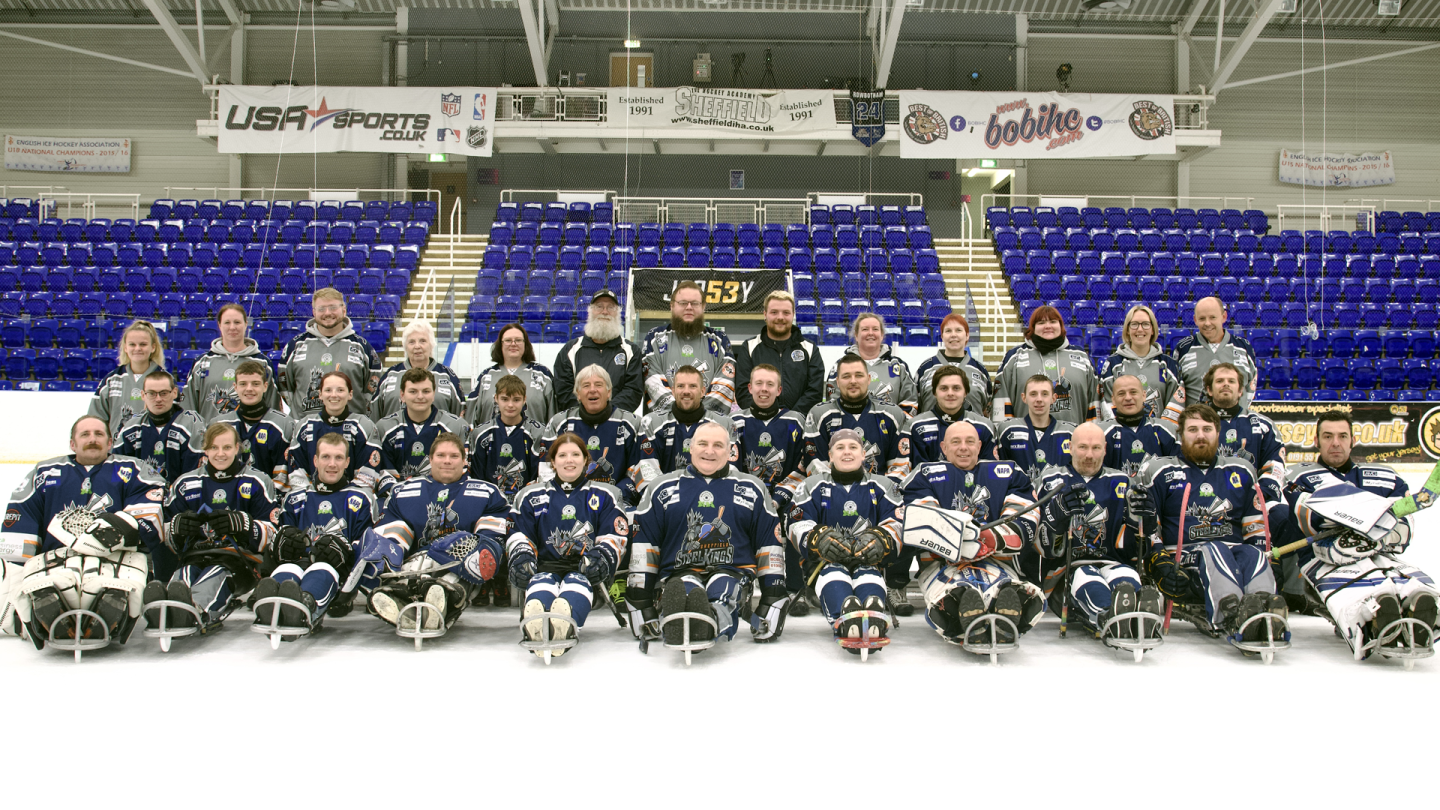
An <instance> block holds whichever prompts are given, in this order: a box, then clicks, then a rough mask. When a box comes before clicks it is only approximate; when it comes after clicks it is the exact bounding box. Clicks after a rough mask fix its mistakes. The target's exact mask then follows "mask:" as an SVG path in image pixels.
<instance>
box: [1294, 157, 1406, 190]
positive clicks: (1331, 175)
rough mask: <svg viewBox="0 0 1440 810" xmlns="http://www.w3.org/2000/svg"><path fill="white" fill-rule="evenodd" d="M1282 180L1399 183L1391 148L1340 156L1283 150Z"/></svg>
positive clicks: (1351, 184)
mask: <svg viewBox="0 0 1440 810" xmlns="http://www.w3.org/2000/svg"><path fill="white" fill-rule="evenodd" d="M1280 182H1282V183H1294V184H1296V185H1301V186H1330V187H1332V188H1334V187H1340V188H1357V187H1360V186H1388V185H1390V184H1392V183H1394V182H1395V161H1393V160H1391V159H1390V153H1389V152H1388V151H1385V152H1365V153H1364V154H1360V155H1352V154H1349V153H1345V154H1340V155H1337V154H1331V153H1328V152H1327V153H1325V154H1319V153H1313V152H1311V153H1306V152H1301V151H1298V150H1295V149H1281V150H1280Z"/></svg>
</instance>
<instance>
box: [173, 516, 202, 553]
mask: <svg viewBox="0 0 1440 810" xmlns="http://www.w3.org/2000/svg"><path fill="white" fill-rule="evenodd" d="M204 536H205V516H204V515H202V514H199V513H198V512H181V513H180V514H178V515H176V516H175V517H173V518H170V544H171V545H173V546H175V548H176V549H177V550H179V551H184V550H185V549H186V548H187V547H188V546H189V545H190V544H191V543H194V542H195V541H196V540H200V539H202V538H203V537H204Z"/></svg>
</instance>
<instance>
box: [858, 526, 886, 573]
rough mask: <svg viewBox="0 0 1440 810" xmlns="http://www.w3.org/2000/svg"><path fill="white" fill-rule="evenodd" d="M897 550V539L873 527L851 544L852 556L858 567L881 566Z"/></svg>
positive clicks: (860, 534) (859, 535) (861, 533)
mask: <svg viewBox="0 0 1440 810" xmlns="http://www.w3.org/2000/svg"><path fill="white" fill-rule="evenodd" d="M894 550H895V538H893V537H891V536H890V533H889V532H887V531H885V530H884V529H880V528H876V527H874V526H871V527H870V528H868V529H866V530H865V531H863V532H860V533H859V534H857V535H855V537H854V539H852V540H851V542H850V556H851V558H852V559H853V560H854V561H855V564H856V565H879V564H880V561H881V560H883V559H885V558H886V557H887V556H889V555H890V553H891V552H893V551H894Z"/></svg>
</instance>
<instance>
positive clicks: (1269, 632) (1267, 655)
mask: <svg viewBox="0 0 1440 810" xmlns="http://www.w3.org/2000/svg"><path fill="white" fill-rule="evenodd" d="M1174 608H1175V615H1176V616H1179V617H1180V618H1182V619H1184V620H1186V621H1188V622H1190V623H1191V624H1193V625H1195V627H1196V628H1198V629H1199V630H1200V632H1202V633H1204V634H1205V635H1207V636H1209V637H1211V638H1220V637H1221V636H1224V638H1225V640H1226V641H1228V642H1230V644H1231V646H1233V647H1235V649H1237V650H1240V651H1241V652H1243V653H1245V654H1246V655H1258V656H1260V660H1261V662H1262V663H1265V664H1269V663H1271V662H1273V661H1274V660H1275V653H1277V652H1279V651H1281V650H1288V649H1290V628H1289V625H1288V624H1286V622H1285V617H1283V616H1281V615H1280V614H1278V613H1268V612H1266V613H1256V614H1255V615H1254V616H1251V617H1250V618H1249V619H1247V620H1246V621H1245V623H1244V624H1242V625H1240V628H1239V629H1238V630H1237V631H1236V632H1235V633H1234V635H1228V634H1226V633H1225V632H1224V630H1221V629H1219V628H1216V627H1215V626H1214V625H1212V624H1211V623H1210V619H1209V617H1207V616H1206V615H1205V608H1204V607H1203V606H1201V605H1184V604H1180V603H1179V602H1176V603H1174ZM1257 621H1263V622H1264V623H1265V638H1264V639H1261V640H1258V641H1245V640H1244V638H1245V630H1246V629H1247V628H1249V627H1250V625H1251V624H1252V623H1254V622H1257ZM1277 628H1278V629H1279V631H1280V632H1279V635H1278V636H1277V635H1276V632H1275V631H1276V629H1277Z"/></svg>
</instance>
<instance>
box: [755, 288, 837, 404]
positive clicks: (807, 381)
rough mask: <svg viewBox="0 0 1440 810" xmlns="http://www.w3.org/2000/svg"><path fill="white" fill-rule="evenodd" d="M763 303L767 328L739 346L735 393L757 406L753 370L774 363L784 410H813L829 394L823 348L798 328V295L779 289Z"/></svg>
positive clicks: (778, 398)
mask: <svg viewBox="0 0 1440 810" xmlns="http://www.w3.org/2000/svg"><path fill="white" fill-rule="evenodd" d="M761 306H762V308H763V309H764V311H765V328H764V329H761V330H760V334H758V335H756V336H755V337H753V338H750V339H749V340H747V341H745V342H744V343H741V344H739V345H738V346H736V347H735V396H736V398H737V400H738V401H739V403H740V407H741V408H742V409H744V408H754V407H755V398H754V397H753V396H751V394H750V373H751V372H752V371H754V369H755V367H756V366H759V365H771V366H774V367H775V368H776V369H777V370H778V371H779V372H780V395H779V396H778V397H777V398H776V399H775V403H776V404H777V405H778V406H779V407H780V410H782V411H796V412H798V413H801V414H806V413H809V412H810V409H811V408H813V407H815V406H816V405H819V404H820V398H821V397H823V396H824V395H825V361H824V360H822V359H821V358H820V349H819V348H817V347H816V346H815V344H814V343H812V342H810V341H808V340H806V339H805V338H804V336H803V335H801V334H800V330H798V329H796V328H795V296H793V295H791V294H790V293H789V292H786V291H785V290H776V291H774V292H772V293H770V294H769V295H766V296H765V300H764V301H763V302H761ZM765 407H767V408H768V407H770V406H769V405H766V406H765Z"/></svg>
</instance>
